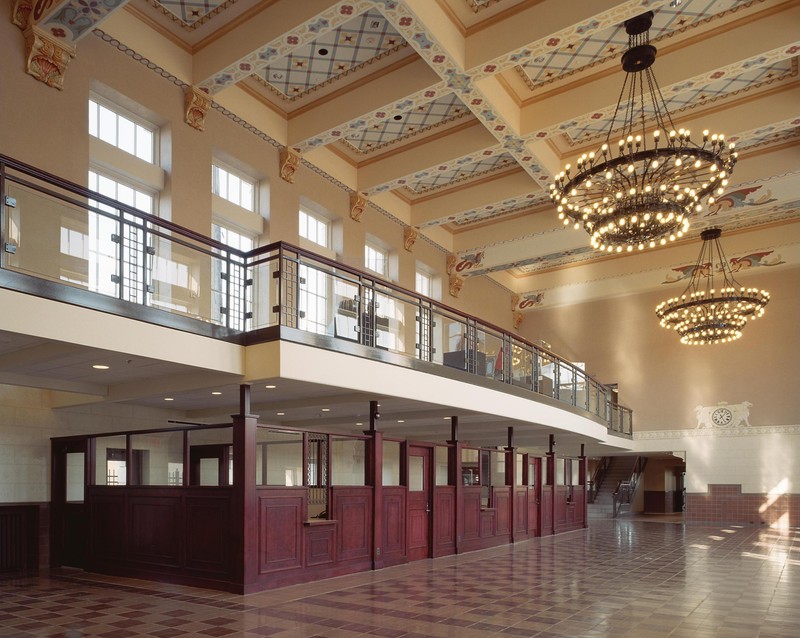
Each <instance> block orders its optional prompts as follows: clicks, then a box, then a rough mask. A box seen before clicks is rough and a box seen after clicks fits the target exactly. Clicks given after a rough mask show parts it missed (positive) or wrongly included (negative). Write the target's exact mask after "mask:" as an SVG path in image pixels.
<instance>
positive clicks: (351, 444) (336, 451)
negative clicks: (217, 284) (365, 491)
mask: <svg viewBox="0 0 800 638" xmlns="http://www.w3.org/2000/svg"><path fill="white" fill-rule="evenodd" d="M365 460H366V441H364V440H363V439H352V438H347V439H332V441H331V483H332V484H333V485H365V484H366V469H365Z"/></svg>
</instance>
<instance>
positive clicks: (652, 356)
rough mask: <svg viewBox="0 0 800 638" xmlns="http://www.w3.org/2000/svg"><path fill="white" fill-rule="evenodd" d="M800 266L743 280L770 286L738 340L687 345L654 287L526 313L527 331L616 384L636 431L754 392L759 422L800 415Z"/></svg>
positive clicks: (753, 413) (754, 416)
mask: <svg viewBox="0 0 800 638" xmlns="http://www.w3.org/2000/svg"><path fill="white" fill-rule="evenodd" d="M799 282H800V269H797V268H782V267H776V268H774V269H770V268H759V269H758V270H757V271H755V272H752V273H751V274H749V275H748V276H747V279H746V281H743V283H744V284H745V285H747V286H755V287H759V288H765V289H767V290H769V292H770V293H771V295H772V300H771V301H770V304H769V306H768V307H767V310H766V314H765V315H764V317H762V318H761V319H758V320H757V321H755V322H752V323H751V324H750V325H748V326H747V327H746V328H745V331H744V335H743V337H742V338H741V339H740V340H739V341H737V342H734V343H729V344H724V345H719V346H708V347H700V346H697V347H688V346H684V345H682V344H681V343H680V342H679V339H678V337H677V335H676V334H675V333H674V332H671V331H667V330H665V329H663V328H661V327H660V326H659V324H658V321H657V319H656V316H655V312H654V310H655V307H656V305H657V304H658V303H659V302H660V301H662V300H663V299H664V298H666V297H667V296H668V295H669V294H675V293H667V292H665V291H661V290H659V291H655V292H651V293H646V294H641V295H628V296H622V297H616V298H610V299H606V300H603V301H596V302H592V303H587V304H581V305H575V306H567V307H562V308H555V309H552V310H545V309H543V310H540V311H535V312H531V313H528V314H526V315H525V320H524V323H523V325H522V331H523V334H524V335H525V336H526V337H527V338H529V339H545V340H546V341H548V342H549V343H550V344H551V345H552V347H553V350H554V351H555V352H558V353H560V354H564V355H566V356H567V357H568V358H570V359H572V360H573V361H585V362H586V364H587V365H586V370H587V372H589V373H590V374H592V375H594V376H596V377H597V378H598V379H600V381H602V382H604V383H618V384H619V396H620V402H621V403H623V404H624V405H626V406H629V407H630V408H632V409H633V412H634V429H635V430H636V431H639V432H641V431H646V430H665V429H682V428H693V427H695V426H696V425H697V420H696V418H695V415H694V408H695V407H696V406H698V405H706V406H710V405H716V404H717V403H718V402H720V401H725V402H728V403H741V402H742V401H750V402H751V403H752V404H753V407H752V408H750V423H752V424H753V425H787V424H789V425H792V424H797V423H800V401H798V400H797V392H796V384H797V381H796V380H797V379H798V378H800V340H798V328H797V317H798V315H800V297H799V296H798V291H799V290H800V288H799V287H798V283H799Z"/></svg>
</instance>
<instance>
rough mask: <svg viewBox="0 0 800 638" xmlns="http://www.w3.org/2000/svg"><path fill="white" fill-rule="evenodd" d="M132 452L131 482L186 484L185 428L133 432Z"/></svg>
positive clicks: (132, 483)
mask: <svg viewBox="0 0 800 638" xmlns="http://www.w3.org/2000/svg"><path fill="white" fill-rule="evenodd" d="M131 454H132V458H131V461H132V462H134V460H135V461H136V462H137V463H139V464H140V467H138V468H137V471H136V473H135V475H132V476H131V485H183V432H153V433H151V434H134V435H131ZM134 478H135V479H136V481H135V482H134Z"/></svg>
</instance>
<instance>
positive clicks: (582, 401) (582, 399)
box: [575, 370, 589, 410]
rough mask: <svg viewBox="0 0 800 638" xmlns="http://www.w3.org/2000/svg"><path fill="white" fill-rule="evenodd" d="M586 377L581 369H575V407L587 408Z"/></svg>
mask: <svg viewBox="0 0 800 638" xmlns="http://www.w3.org/2000/svg"><path fill="white" fill-rule="evenodd" d="M588 382H589V380H588V378H587V376H586V373H585V372H583V371H581V370H576V371H575V407H577V408H581V409H582V410H588V409H589V392H588Z"/></svg>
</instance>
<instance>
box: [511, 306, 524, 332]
mask: <svg viewBox="0 0 800 638" xmlns="http://www.w3.org/2000/svg"><path fill="white" fill-rule="evenodd" d="M511 315H512V318H513V319H512V320H513V323H514V330H519V327H520V326H521V325H522V313H521V312H520V311H519V310H515V311H514V312H512V313H511Z"/></svg>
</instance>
